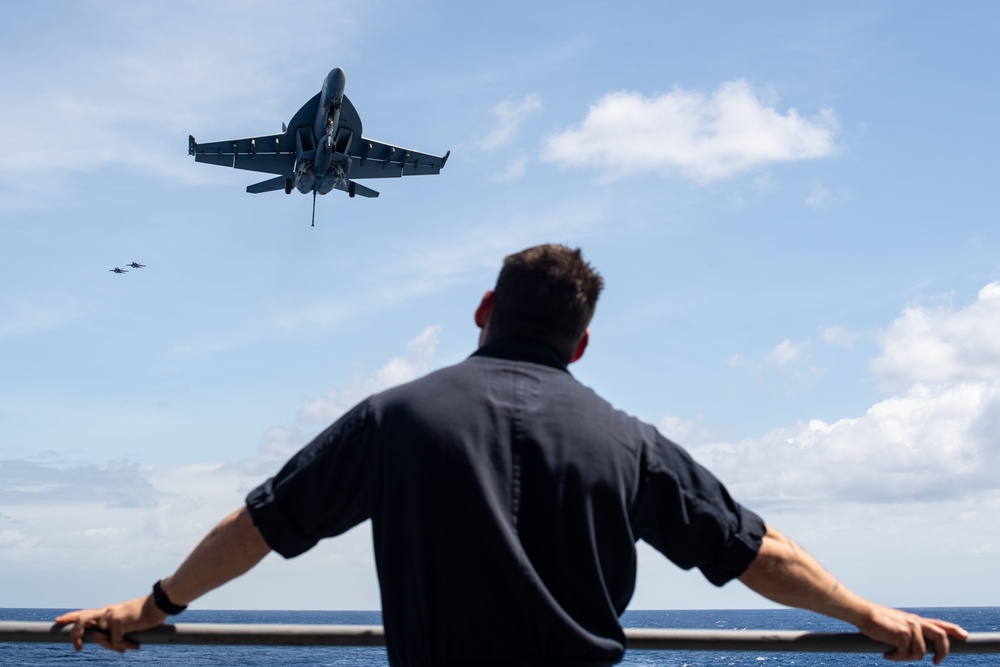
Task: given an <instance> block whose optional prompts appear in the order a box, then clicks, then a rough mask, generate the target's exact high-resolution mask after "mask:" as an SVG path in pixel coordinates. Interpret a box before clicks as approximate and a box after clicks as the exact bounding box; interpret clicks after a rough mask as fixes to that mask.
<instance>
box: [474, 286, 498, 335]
mask: <svg viewBox="0 0 1000 667" xmlns="http://www.w3.org/2000/svg"><path fill="white" fill-rule="evenodd" d="M495 303H496V297H495V295H494V294H493V290H486V294H484V295H483V300H482V301H480V302H479V307H478V308H476V326H477V327H479V328H480V329H486V326H487V325H488V324H489V323H490V316H491V315H493V305H494V304H495Z"/></svg>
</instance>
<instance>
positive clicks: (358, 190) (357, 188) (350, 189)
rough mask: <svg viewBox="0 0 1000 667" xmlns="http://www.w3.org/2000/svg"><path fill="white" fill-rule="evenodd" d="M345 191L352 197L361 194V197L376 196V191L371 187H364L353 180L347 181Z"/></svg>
mask: <svg viewBox="0 0 1000 667" xmlns="http://www.w3.org/2000/svg"><path fill="white" fill-rule="evenodd" d="M347 183H348V186H347V193H348V194H349V195H351V196H352V197H354V196H355V195H361V196H362V197H378V192H376V191H375V190H372V189H371V188H366V187H365V186H363V185H361V184H360V183H355V182H354V181H348V182H347Z"/></svg>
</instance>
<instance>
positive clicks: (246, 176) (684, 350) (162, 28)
mask: <svg viewBox="0 0 1000 667" xmlns="http://www.w3.org/2000/svg"><path fill="white" fill-rule="evenodd" d="M998 61H1000V5H997V4H995V3H991V2H967V3H963V4H962V5H961V6H960V7H957V8H956V7H952V6H944V5H942V4H940V3H931V2H922V1H908V2H902V1H888V2H882V3H870V2H862V1H856V0H848V1H846V2H841V3H827V4H822V3H798V2H784V1H779V0H775V1H769V2H763V3H752V4H748V3H738V2H719V1H715V2H713V1H709V2H702V3H680V2H635V3H631V4H629V5H627V6H623V5H612V4H610V3H599V2H592V1H588V0H582V1H579V2H573V3H558V2H553V3H537V2H531V3H529V2H521V1H519V0H514V1H511V2H505V3H460V2H445V1H443V0H442V1H430V0H429V1H422V2H405V3H404V2H385V1H379V0H375V1H373V2H365V3H358V2H339V1H336V0H324V1H323V2H313V1H311V0H301V1H299V2H295V3H282V2H274V1H273V0H272V1H270V2H256V1H247V0H241V1H240V2H228V1H223V0H220V1H219V2H212V3H202V2H182V1H180V0H178V1H177V2H172V3H132V2H119V1H115V0H112V1H102V2H96V1H95V2H87V1H85V0H81V1H80V2H58V1H55V0H50V1H45V2H37V3H4V4H3V5H0V126H2V127H5V128H6V132H5V140H4V142H3V148H2V149H0V278H2V279H0V607H77V606H97V605H101V604H104V603H107V602H112V601H117V600H120V599H126V598H131V597H135V596H138V595H141V594H144V593H146V592H148V589H149V586H150V585H151V584H152V582H153V581H155V580H156V579H158V578H160V577H162V576H165V575H167V574H169V573H170V572H172V571H173V569H174V568H175V567H176V566H177V565H178V564H179V562H180V561H181V560H182V559H183V557H184V556H185V555H186V554H187V553H188V552H189V551H190V550H191V549H192V548H193V547H194V546H195V544H197V542H198V540H199V539H200V538H201V537H202V536H203V535H204V534H205V533H206V532H207V531H208V530H209V529H211V527H212V526H213V525H214V524H215V523H216V522H217V521H218V520H219V519H221V518H222V517H223V516H225V515H226V514H228V513H229V512H231V511H232V510H234V509H236V508H238V507H239V506H240V505H241V503H242V502H243V498H244V497H245V495H246V494H247V492H249V491H250V490H251V489H253V488H254V487H255V486H256V485H257V484H259V483H261V482H262V481H263V480H265V479H266V478H267V477H268V476H270V475H271V474H274V473H275V472H276V471H277V470H278V468H279V467H280V465H281V464H282V463H283V461H284V460H286V459H287V458H288V457H289V456H290V455H291V454H292V453H294V452H295V451H296V450H297V449H298V448H299V447H301V446H303V445H304V444H306V443H307V442H308V441H309V440H310V439H311V438H312V437H313V436H314V435H316V434H317V433H318V432H319V431H320V430H322V429H323V428H324V427H325V426H326V425H327V424H329V423H330V422H331V421H332V420H334V419H336V418H337V417H338V416H339V415H340V414H342V413H343V412H344V411H345V410H347V409H348V408H349V407H350V406H352V405H353V404H354V403H355V402H357V401H358V400H361V399H362V398H364V397H365V396H367V395H368V394H370V393H373V392H376V391H379V390H381V389H384V388H386V387H389V386H392V385H395V384H398V383H401V382H405V381H407V380H410V379H413V378H416V377H419V376H420V375H422V374H424V373H427V372H429V371H432V370H434V369H437V368H441V367H444V366H447V365H450V364H453V363H457V362H459V361H461V360H462V359H464V358H465V357H466V356H468V355H469V354H470V353H471V352H472V351H473V350H474V349H475V345H476V340H477V336H478V330H477V329H476V327H475V324H474V322H473V311H474V309H475V307H476V305H477V304H478V302H479V299H480V298H481V297H482V294H483V293H484V292H485V291H486V290H487V289H490V288H491V287H492V286H493V283H494V281H495V279H496V274H497V271H498V268H499V266H500V263H501V262H502V259H503V257H505V256H506V255H508V254H510V253H512V252H516V251H519V250H521V249H523V248H526V247H528V246H531V245H535V244H538V243H548V242H555V243H565V244H568V245H571V246H574V247H580V248H582V250H583V252H584V256H585V257H586V258H587V259H588V260H589V261H590V262H591V263H592V264H593V265H594V266H595V267H596V268H597V270H598V271H599V272H600V273H601V274H602V275H603V276H604V278H605V281H606V289H605V291H604V293H603V295H602V297H601V302H600V304H599V306H598V310H597V314H596V316H595V318H594V321H593V322H592V325H591V343H590V347H589V348H588V350H587V353H586V355H585V356H584V357H583V358H582V359H581V360H580V361H579V362H577V363H576V364H574V365H573V366H572V367H571V370H572V372H573V374H574V376H575V377H577V378H578V379H579V380H580V381H581V382H583V383H584V384H586V385H588V386H591V387H593V388H594V389H596V390H597V391H598V392H599V393H601V394H602V395H603V396H604V397H605V398H607V399H608V400H609V401H611V402H612V403H613V404H614V405H615V406H616V407H619V408H621V409H623V410H626V411H627V412H630V413H632V414H634V415H636V416H638V417H640V418H642V419H644V420H646V421H648V422H650V423H652V424H655V425H656V426H657V427H658V428H659V429H660V430H661V431H662V432H663V433H664V434H665V435H666V436H668V437H669V438H671V439H673V440H675V441H677V442H679V443H680V444H682V445H683V446H685V447H686V448H687V449H688V450H689V451H690V452H691V453H692V455H694V456H695V458H696V459H697V460H699V461H700V462H702V463H703V464H705V465H706V466H708V467H709V468H710V469H711V470H713V471H714V472H715V473H716V474H718V475H719V476H720V477H721V478H722V479H723V480H724V482H725V483H726V484H727V486H728V487H729V489H730V491H731V492H732V494H733V495H734V496H735V497H736V498H737V499H738V500H739V501H740V502H742V503H743V504H745V505H747V506H748V507H750V508H752V509H754V510H755V511H757V512H758V513H759V514H761V516H763V517H764V519H765V520H766V521H767V522H768V523H769V524H772V525H774V526H775V527H776V528H778V529H779V530H781V531H783V532H785V533H787V534H789V535H791V536H792V537H794V538H795V539H796V540H797V541H798V542H799V543H800V544H801V545H803V546H804V547H805V548H806V549H807V550H809V551H810V552H811V553H812V554H813V555H814V556H815V557H816V558H817V559H818V560H819V561H820V562H821V563H823V564H824V565H826V566H827V567H828V568H829V569H830V570H832V571H833V572H834V573H835V574H836V575H837V576H838V577H839V578H840V580H841V581H842V582H843V583H844V584H845V585H847V586H848V587H850V588H852V589H853V590H855V591H856V592H858V593H860V594H862V595H864V596H866V597H870V598H872V599H875V600H877V601H880V602H883V603H885V604H890V605H895V606H911V607H912V606H967V605H985V606H995V605H997V604H1000V602H998V601H1000V581H998V579H997V577H996V574H995V564H996V562H997V559H998V557H1000V525H998V522H997V520H996V516H997V513H998V511H1000V477H998V476H997V475H996V474H995V472H994V471H995V470H997V467H998V464H1000V335H998V332H1000V225H998V222H1000V220H998V205H997V195H996V192H997V189H996V183H997V177H998V175H1000V168H998V163H997V158H996V156H997V155H998V154H1000V133H998V130H997V125H996V117H997V116H996V114H997V111H996V110H997V108H1000V77H998V75H997V73H996V63H997V62H998ZM333 67H342V68H343V69H344V70H345V72H346V75H347V88H346V92H347V95H348V97H349V98H350V99H351V101H352V102H353V103H354V106H355V107H356V108H357V110H358V112H359V114H360V116H361V119H362V122H363V123H364V132H365V135H366V136H368V137H371V138H374V139H378V140H380V141H384V142H389V143H393V144H396V145H401V146H405V147H408V148H412V149H415V150H419V151H422V152H426V153H432V154H435V155H442V154H444V152H445V151H448V150H450V151H451V156H450V159H449V161H448V163H447V166H446V167H445V169H444V170H443V171H442V173H441V174H440V175H437V176H421V177H412V178H402V179H385V180H380V181H379V182H377V183H375V182H372V181H367V182H365V184H366V185H369V186H373V187H375V189H377V190H379V191H380V192H381V196H380V197H379V198H377V199H364V198H361V197H358V198H355V199H350V198H348V197H346V196H344V195H343V193H340V192H336V191H335V192H333V193H331V194H329V195H326V196H323V197H320V198H319V200H318V202H317V211H316V226H315V227H310V224H309V223H310V215H311V207H312V201H311V197H308V196H304V195H301V194H299V193H297V192H293V193H292V194H291V195H288V196H286V195H285V194H284V193H282V192H280V191H279V192H271V193H265V194H258V195H251V194H248V193H247V192H246V190H245V189H246V186H247V185H250V184H252V183H255V182H257V181H258V180H261V177H260V175H258V174H255V173H252V172H245V171H239V170H235V169H228V168H222V167H218V166H213V165H207V164H200V163H195V162H194V160H193V158H191V157H189V156H188V155H187V137H188V135H189V134H191V135H194V136H195V137H196V138H197V139H198V140H199V141H216V140H224V139H233V138H240V137H249V136H260V135H267V134H273V133H275V132H278V131H280V127H281V124H282V123H283V122H288V121H289V120H290V119H291V117H292V115H293V114H294V113H295V112H296V111H297V110H298V109H299V107H300V106H301V105H302V104H304V103H305V102H306V100H308V99H309V98H310V97H312V96H313V95H314V94H316V93H317V92H318V91H319V88H320V86H321V85H322V82H323V80H324V78H325V76H326V75H327V73H328V72H329V71H330V70H331V69H332V68H333ZM129 262H139V263H142V264H145V265H146V267H145V268H142V269H130V270H129V273H126V274H115V273H113V272H111V271H110V270H111V269H113V268H114V267H116V266H117V267H123V268H124V267H125V265H126V264H127V263H129ZM639 554H640V555H639V579H638V583H637V587H636V593H635V596H634V597H633V600H632V605H631V608H635V609H694V608H759V607H767V606H769V604H768V603H766V602H765V601H763V600H762V599H761V598H758V597H756V596H754V595H753V594H752V593H750V592H749V591H747V590H746V589H744V588H743V587H742V586H741V585H740V584H739V583H738V582H736V583H732V584H729V585H727V586H725V587H723V588H721V589H716V588H715V587H713V586H712V585H710V584H709V583H708V582H707V581H705V580H704V579H703V578H702V577H701V575H700V574H699V573H697V571H695V572H682V571H680V570H678V569H677V568H676V567H674V566H673V565H671V564H670V563H669V562H667V561H666V560H665V559H663V558H662V557H660V556H659V555H658V554H656V553H655V552H653V551H652V550H651V549H649V548H648V547H646V546H644V545H640V551H639ZM196 605H197V606H198V607H200V608H203V609H227V608H234V609H238V608H241V609H377V608H378V607H379V599H378V585H377V580H376V578H375V572H374V565H373V559H372V546H371V538H370V535H369V527H368V525H367V524H365V525H362V526H359V527H358V528H356V529H354V530H352V531H351V532H349V533H348V534H346V535H344V536H341V537H339V538H336V539H333V540H327V541H324V542H323V543H321V544H320V545H319V546H317V547H316V548H315V549H313V550H312V551H311V552H309V553H308V554H306V555H304V556H301V557H299V558H296V559H293V560H290V561H284V560H282V559H281V558H280V557H279V556H277V555H274V554H272V555H270V556H268V557H267V558H266V559H265V560H264V562H262V563H261V564H260V566H258V568H256V569H255V570H254V571H252V572H251V573H249V574H247V575H245V576H244V577H243V578H241V579H239V580H237V581H234V582H232V583H230V584H228V585H227V586H225V587H223V588H222V589H219V590H218V591H215V592H213V593H210V594H209V595H207V596H206V597H205V598H203V599H202V600H199V601H198V602H197V603H196Z"/></svg>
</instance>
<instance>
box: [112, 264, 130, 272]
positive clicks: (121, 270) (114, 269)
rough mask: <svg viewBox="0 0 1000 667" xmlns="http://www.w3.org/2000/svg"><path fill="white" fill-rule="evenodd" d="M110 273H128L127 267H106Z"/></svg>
mask: <svg viewBox="0 0 1000 667" xmlns="http://www.w3.org/2000/svg"><path fill="white" fill-rule="evenodd" d="M108 271H110V272H112V273H128V269H119V268H118V267H117V266H116V267H115V268H113V269H108Z"/></svg>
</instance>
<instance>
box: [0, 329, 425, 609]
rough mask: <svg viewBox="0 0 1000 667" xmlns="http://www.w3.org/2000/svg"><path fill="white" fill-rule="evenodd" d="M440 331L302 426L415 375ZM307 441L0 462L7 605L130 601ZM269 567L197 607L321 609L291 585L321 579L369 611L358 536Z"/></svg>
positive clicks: (322, 600) (370, 573) (367, 572)
mask: <svg viewBox="0 0 1000 667" xmlns="http://www.w3.org/2000/svg"><path fill="white" fill-rule="evenodd" d="M439 330H440V329H439V327H436V326H432V327H427V328H426V329H424V331H422V332H421V333H420V335H418V336H417V337H416V338H414V339H413V340H412V341H410V342H409V343H408V344H407V346H406V351H405V353H404V354H403V355H401V356H397V357H394V358H392V359H390V360H389V361H388V362H387V363H386V364H384V365H383V366H382V367H380V368H379V369H377V370H376V371H374V372H373V373H371V374H369V375H367V376H361V375H359V376H357V377H355V378H354V380H353V382H352V384H351V385H350V386H348V387H346V388H343V389H336V390H333V391H331V392H330V393H329V394H327V396H326V397H324V398H322V399H319V400H318V401H314V402H312V403H310V404H308V405H307V406H306V407H305V408H304V409H303V411H302V412H303V415H302V416H303V417H306V418H309V419H314V418H328V419H333V418H335V417H336V416H339V413H340V412H342V411H343V410H345V409H346V408H348V407H350V405H351V404H353V402H355V401H356V400H360V399H361V398H363V397H364V396H365V395H367V394H369V393H372V392H374V391H379V390H381V389H385V388H387V387H390V386H393V385H396V384H399V383H401V382H406V381H408V380H411V379H413V378H415V377H417V376H419V375H422V374H424V373H425V372H426V371H427V369H428V368H429V366H430V362H431V360H432V357H433V354H434V351H435V349H436V346H437V340H438V334H439ZM307 440H308V437H307V436H306V435H304V433H303V430H302V429H301V428H299V427H298V426H280V427H274V428H271V429H268V430H267V431H266V432H265V433H264V434H263V435H262V443H261V447H260V449H259V451H258V454H257V455H256V456H255V457H253V458H249V459H246V460H243V461H237V462H232V463H223V462H211V461H209V462H199V463H191V464H184V465H173V466H147V465H139V464H136V463H132V462H129V461H115V462H110V463H107V464H90V463H85V464H81V463H79V462H74V461H58V460H53V459H49V460H47V461H46V462H45V463H36V462H29V461H11V460H7V461H0V546H2V547H3V548H2V549H0V573H2V572H16V573H17V577H16V579H15V580H11V578H10V577H4V575H2V574H0V586H2V587H3V589H4V592H5V595H6V596H7V601H8V602H10V603H11V604H13V605H14V606H19V605H20V606H29V605H32V606H65V605H73V604H82V603H86V604H99V603H105V602H109V601H112V600H114V599H116V598H124V597H134V596H135V595H136V594H138V593H140V592H141V591H142V590H146V588H137V587H138V586H141V587H147V586H148V581H147V580H149V578H150V577H151V576H152V575H151V574H150V573H151V572H153V573H166V572H170V571H172V570H173V568H175V567H176V566H177V565H178V564H179V563H180V562H181V560H182V559H183V558H184V557H185V555H186V554H187V553H188V552H189V551H190V550H191V549H192V548H193V547H194V546H195V545H196V544H197V543H198V541H199V540H200V539H201V538H202V537H203V536H204V535H205V534H206V533H207V532H208V531H209V530H210V529H211V528H212V527H213V526H214V525H215V524H216V523H217V522H218V521H219V520H220V519H222V518H223V517H224V516H226V515H227V514H229V513H230V512H232V511H233V510H234V509H236V508H238V507H240V506H241V505H242V503H243V501H244V498H245V497H246V494H247V493H248V492H249V491H250V490H252V489H253V488H255V487H256V486H257V485H258V484H260V483H261V482H262V481H264V479H266V478H267V477H268V476H270V475H272V474H274V473H275V472H276V471H277V469H278V467H279V466H280V465H281V463H282V462H283V461H284V460H285V459H286V458H287V457H288V456H289V455H290V454H292V453H293V452H294V451H295V450H297V449H298V448H300V447H301V446H302V445H303V444H305V442H306V441H307ZM268 560H269V561H270V562H265V563H264V564H262V565H261V566H259V567H258V568H256V569H255V574H254V575H253V578H254V579H255V580H256V583H254V584H252V585H251V584H247V585H241V586H231V587H226V589H225V590H223V591H220V592H218V593H213V594H212V597H211V598H209V599H207V600H205V601H200V603H199V604H203V605H205V607H203V608H213V606H214V607H215V608H236V607H239V608H252V607H254V605H255V604H259V599H257V600H256V602H255V598H256V595H257V594H259V593H260V591H262V590H263V591H266V592H267V593H266V597H267V599H268V600H270V602H269V604H272V605H275V604H276V605H279V606H280V605H281V604H282V603H281V602H280V600H282V599H291V600H295V601H294V602H288V603H285V604H289V605H290V608H291V607H294V608H324V605H328V604H329V598H328V593H326V592H325V591H327V590H329V589H327V588H325V587H320V589H318V590H317V594H316V595H312V594H311V593H310V592H309V591H303V590H302V589H301V587H299V586H297V585H295V583H294V582H296V581H298V582H301V581H302V580H311V581H316V580H323V581H324V582H326V584H328V585H329V586H331V587H332V589H333V590H338V600H340V604H344V605H347V606H348V607H349V608H355V609H363V608H374V607H376V606H377V604H378V596H377V584H376V581H375V568H374V562H373V558H372V552H371V540H370V538H369V537H368V534H367V531H366V530H365V529H363V528H361V529H359V530H356V531H351V533H349V534H348V535H346V536H344V537H342V538H340V539H338V540H336V541H335V542H331V543H329V544H328V545H325V547H324V548H323V549H316V550H314V552H312V553H310V554H309V555H307V556H305V557H301V558H296V559H295V560H294V561H292V562H290V563H287V564H286V563H281V564H277V562H278V561H280V560H281V559H275V558H271V559H268ZM108 563H114V564H115V567H113V568H109V567H108ZM275 600H278V601H279V602H274V601H275ZM76 601H79V602H76Z"/></svg>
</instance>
